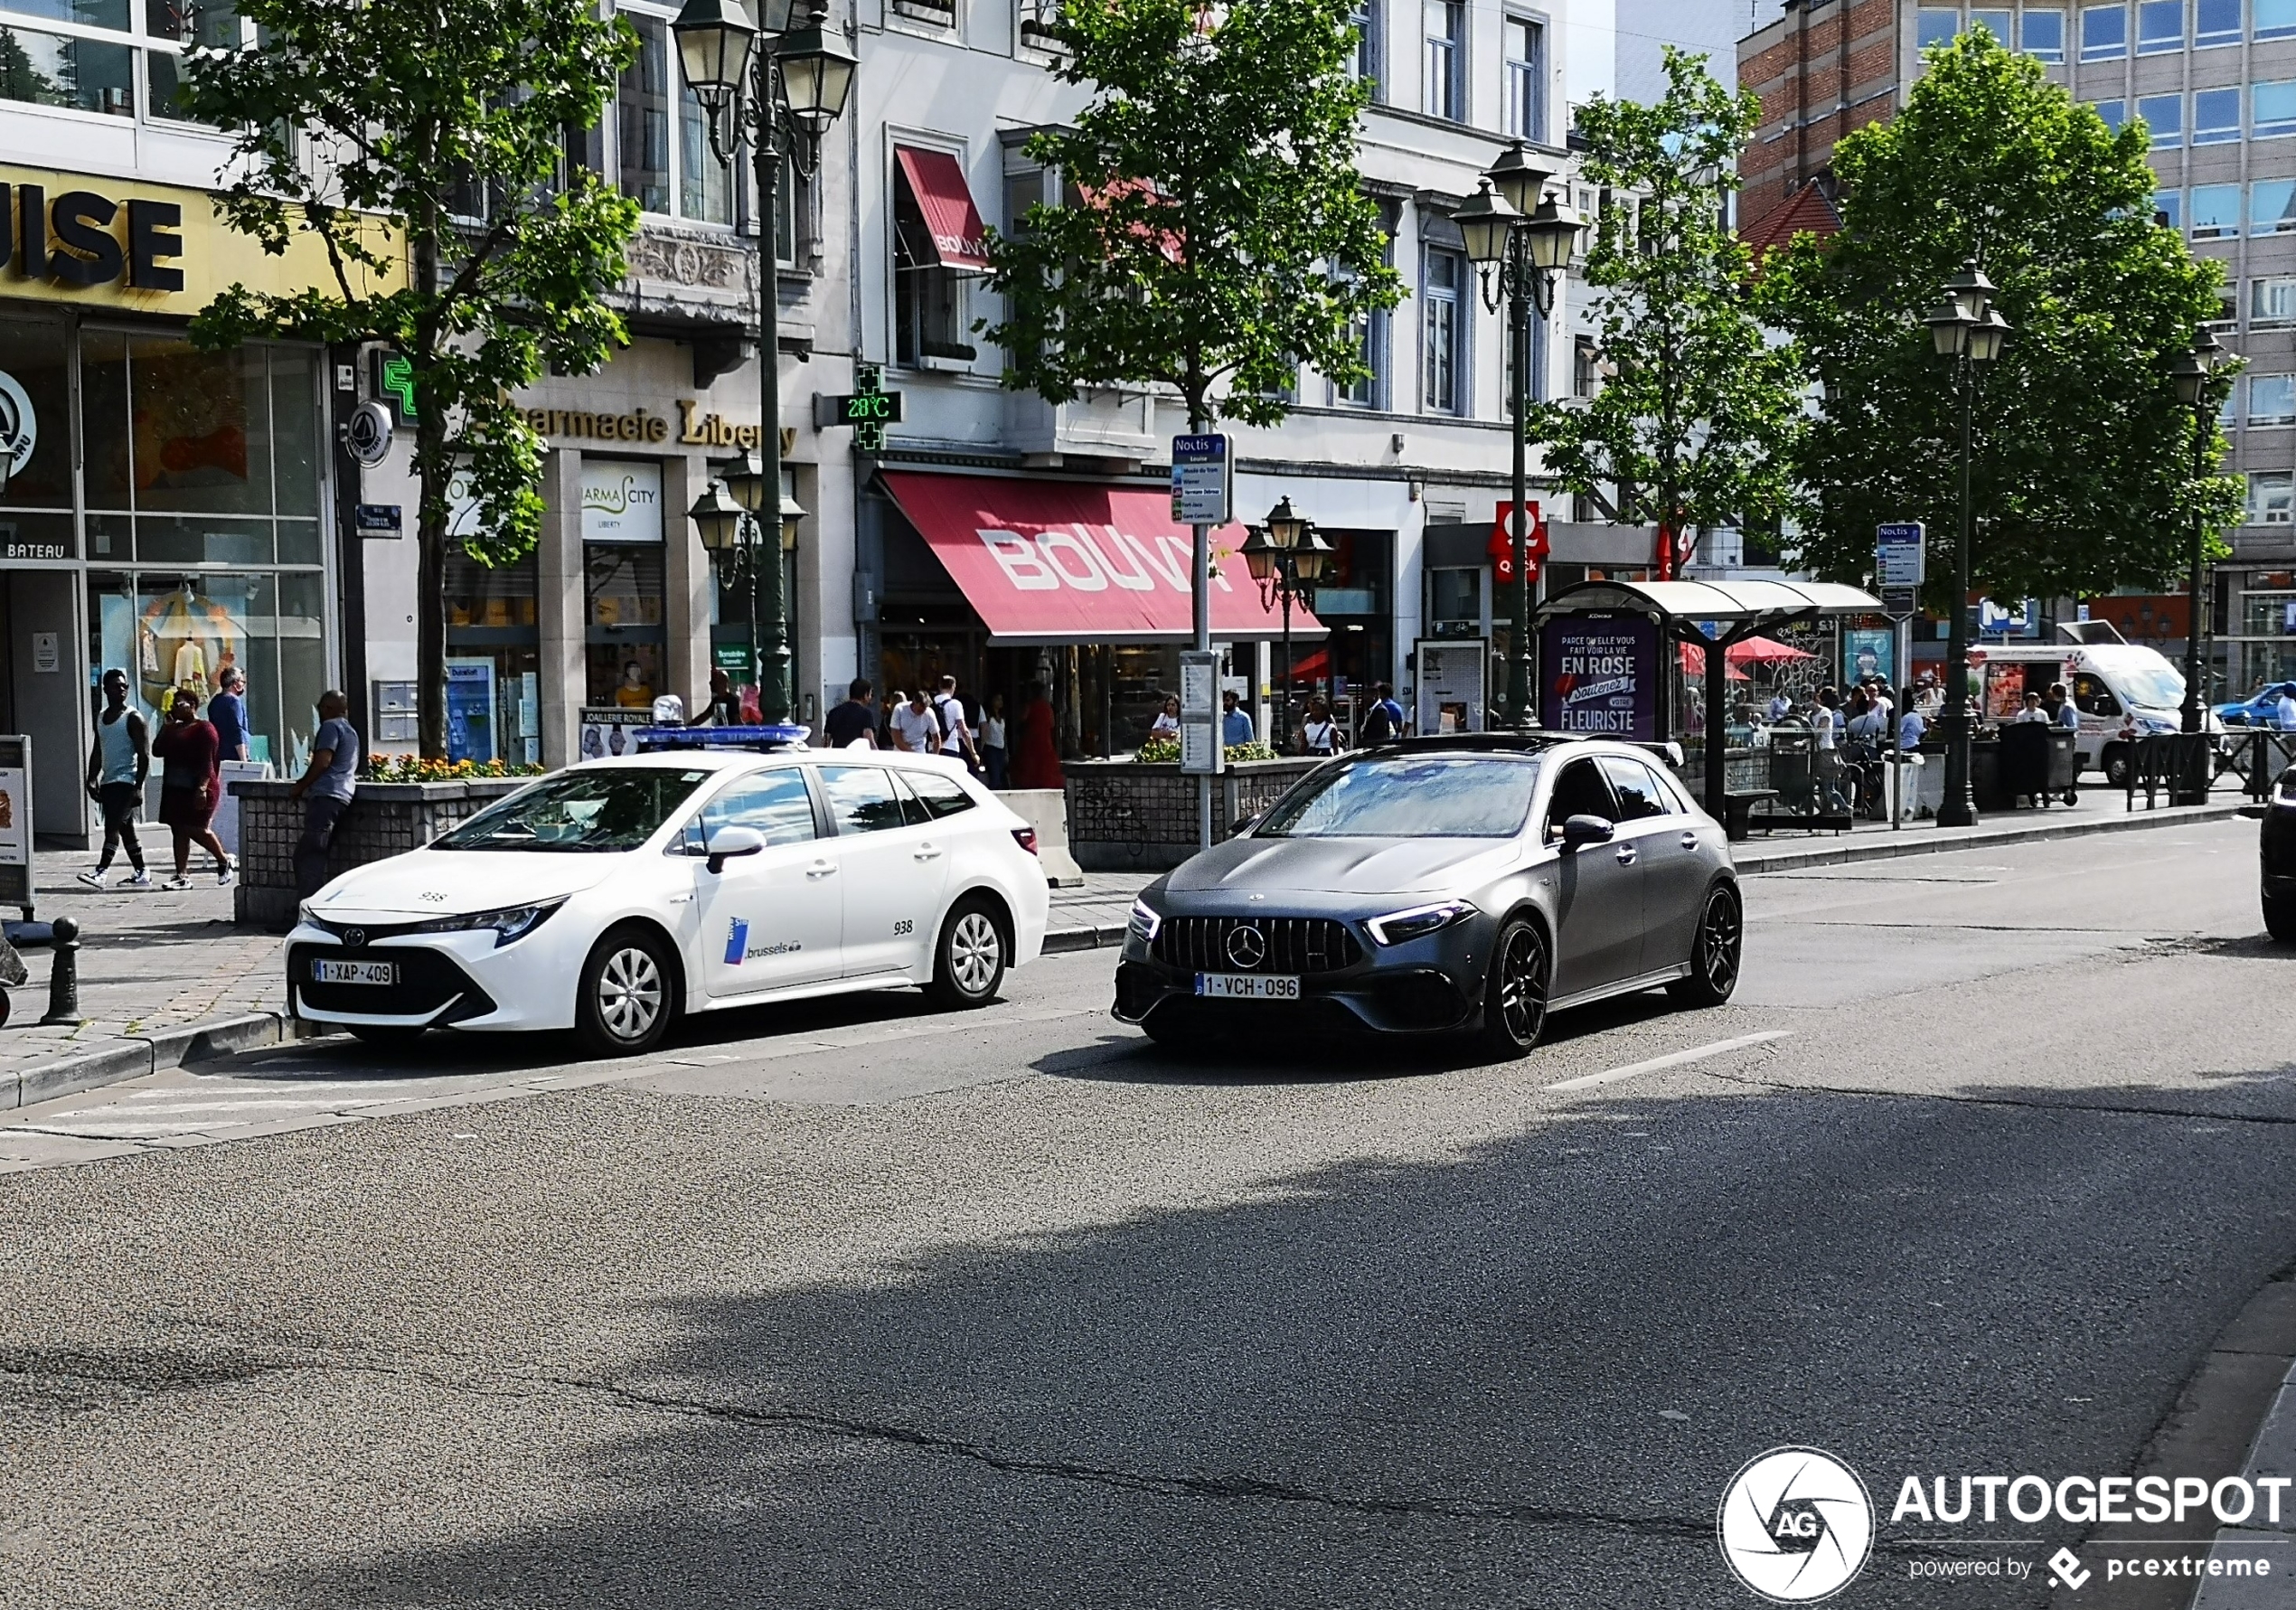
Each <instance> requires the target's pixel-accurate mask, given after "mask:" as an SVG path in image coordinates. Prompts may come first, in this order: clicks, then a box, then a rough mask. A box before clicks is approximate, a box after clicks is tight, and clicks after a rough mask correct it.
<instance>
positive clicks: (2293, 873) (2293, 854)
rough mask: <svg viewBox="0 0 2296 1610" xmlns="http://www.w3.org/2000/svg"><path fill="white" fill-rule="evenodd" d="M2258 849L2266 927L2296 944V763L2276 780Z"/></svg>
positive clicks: (2260, 830)
mask: <svg viewBox="0 0 2296 1610" xmlns="http://www.w3.org/2000/svg"><path fill="white" fill-rule="evenodd" d="M2256 852H2257V859H2258V861H2259V862H2260V863H2261V866H2260V871H2261V873H2262V887H2261V890H2260V892H2261V893H2262V895H2263V907H2264V928H2265V931H2266V932H2268V933H2270V934H2271V935H2272V937H2273V938H2275V939H2277V940H2279V941H2280V942H2281V943H2282V945H2296V766H2291V767H2288V769H2286V770H2285V771H2283V772H2282V773H2281V774H2280V776H2279V777H2275V778H2274V779H2273V780H2272V797H2271V798H2270V799H2268V800H2266V801H2265V802H2264V820H2263V824H2261V826H2260V828H2259V830H2258V832H2257V835H2256Z"/></svg>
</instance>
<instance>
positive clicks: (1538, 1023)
mask: <svg viewBox="0 0 2296 1610" xmlns="http://www.w3.org/2000/svg"><path fill="white" fill-rule="evenodd" d="M1553 980H1554V958H1553V956H1552V955H1551V954H1550V953H1549V951H1548V948H1547V936H1546V935H1545V934H1544V933H1542V932H1541V931H1540V930H1539V925H1538V924H1537V923H1535V922H1533V921H1531V920H1530V919H1529V918H1527V917H1516V918H1509V919H1508V921H1507V922H1506V923H1505V924H1503V925H1502V926H1501V927H1500V929H1499V937H1498V941H1497V943H1495V944H1494V945H1493V946H1491V976H1490V979H1489V982H1487V983H1486V984H1484V986H1483V1004H1482V1040H1483V1048H1484V1049H1485V1050H1488V1051H1489V1052H1491V1055H1492V1056H1493V1057H1496V1058H1500V1059H1504V1060H1507V1061H1512V1060H1514V1059H1516V1058H1517V1057H1520V1056H1522V1055H1524V1054H1525V1053H1526V1052H1528V1051H1529V1050H1530V1049H1531V1047H1533V1046H1535V1045H1537V1044H1538V1043H1539V1031H1541V1030H1542V1029H1544V1028H1545V1027H1546V1026H1547V992H1548V985H1549V984H1551V983H1552V982H1553Z"/></svg>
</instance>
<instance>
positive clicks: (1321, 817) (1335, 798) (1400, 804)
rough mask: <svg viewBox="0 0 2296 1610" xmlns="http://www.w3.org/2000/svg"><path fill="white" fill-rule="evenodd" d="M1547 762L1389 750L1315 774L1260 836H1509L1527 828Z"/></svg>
mask: <svg viewBox="0 0 2296 1610" xmlns="http://www.w3.org/2000/svg"><path fill="white" fill-rule="evenodd" d="M1538 782H1539V762H1538V761H1537V760H1536V759H1533V758H1529V757H1527V756H1519V755H1387V756H1375V757H1374V756H1367V757H1366V758H1363V759H1360V760H1343V761H1341V762H1340V763H1339V764H1338V765H1335V766H1327V767H1322V769H1320V770H1318V771H1315V772H1312V773H1310V774H1309V775H1308V776H1307V777H1303V778H1302V779H1301V780H1300V781H1299V782H1298V783H1297V784H1296V785H1294V786H1293V788H1292V790H1291V792H1290V793H1288V794H1286V795H1284V797H1283V798H1281V799H1279V800H1277V801H1276V802H1275V806H1274V808H1273V809H1271V810H1270V811H1269V812H1268V813H1267V815H1266V819H1265V820H1264V821H1262V822H1261V824H1259V826H1257V827H1256V828H1254V829H1253V830H1252V835H1253V836H1254V837H1255V838H1277V839H1318V838H1364V839H1505V838H1512V837H1513V836H1514V835H1515V834H1517V833H1520V832H1521V831H1522V827H1523V819H1524V818H1525V817H1526V816H1528V815H1529V814H1530V796H1531V791H1532V789H1533V788H1534V787H1536V786H1538Z"/></svg>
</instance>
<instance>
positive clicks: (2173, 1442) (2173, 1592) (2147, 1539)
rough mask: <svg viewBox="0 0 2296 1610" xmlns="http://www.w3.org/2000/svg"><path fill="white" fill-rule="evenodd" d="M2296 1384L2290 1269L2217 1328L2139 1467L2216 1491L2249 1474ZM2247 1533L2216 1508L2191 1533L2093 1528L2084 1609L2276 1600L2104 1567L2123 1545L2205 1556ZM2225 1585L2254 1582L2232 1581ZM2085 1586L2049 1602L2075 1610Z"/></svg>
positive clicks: (2295, 1295) (2085, 1556) (2295, 1313)
mask: <svg viewBox="0 0 2296 1610" xmlns="http://www.w3.org/2000/svg"><path fill="white" fill-rule="evenodd" d="M2291 1381H2296V1279H2291V1274H2290V1271H2288V1270H2286V1269H2282V1271H2281V1272H2280V1273H2279V1274H2277V1275H2276V1276H2273V1277H2272V1278H2271V1279H2269V1280H2267V1281H2265V1282H2264V1284H2263V1285H2261V1286H2259V1287H2258V1288H2257V1289H2256V1291H2255V1292H2254V1294H2252V1295H2250V1297H2249V1299H2248V1301H2247V1302H2246V1303H2244V1304H2242V1305H2241V1309H2240V1312H2239V1313H2235V1315H2233V1318H2232V1322H2231V1323H2229V1324H2227V1325H2225V1328H2224V1329H2223V1330H2222V1331H2219V1332H2217V1333H2216V1339H2215V1340H2214V1341H2212V1342H2210V1343H2209V1344H2208V1351H2207V1354H2206V1355H2205V1356H2204V1357H2203V1358H2202V1359H2201V1360H2200V1363H2199V1366H2198V1368H2197V1369H2196V1370H2194V1371H2193V1372H2192V1375H2191V1378H2190V1379H2188V1380H2187V1381H2186V1382H2185V1384H2184V1386H2183V1388H2182V1389H2180V1390H2179V1391H2178V1394H2177V1398H2176V1402H2175V1403H2174V1404H2173V1405H2172V1406H2171V1407H2170V1408H2169V1412H2168V1413H2167V1414H2166V1415H2165V1416H2163V1417H2161V1420H2160V1425H2159V1426H2156V1427H2155V1428H2154V1429H2153V1433H2152V1436H2151V1438H2150V1441H2148V1442H2147V1443H2146V1445H2145V1448H2144V1452H2143V1453H2142V1454H2141V1455H2139V1456H2138V1459H2137V1463H2136V1464H2135V1467H2134V1468H2133V1469H2132V1470H2131V1472H2130V1474H2131V1475H2133V1476H2140V1477H2141V1476H2149V1475H2160V1476H2167V1477H2169V1478H2171V1479H2173V1478H2175V1477H2178V1476H2198V1477H2200V1478H2201V1479H2203V1480H2205V1481H2206V1482H2207V1483H2209V1485H2210V1486H2211V1487H2212V1488H2213V1487H2214V1486H2215V1484H2216V1483H2217V1482H2218V1481H2219V1480H2221V1479H2222V1478H2224V1477H2226V1476H2236V1475H2239V1474H2241V1473H2242V1472H2243V1471H2244V1470H2246V1469H2249V1468H2252V1467H2254V1465H2255V1464H2257V1463H2258V1461H2259V1459H2260V1458H2261V1457H2262V1453H2263V1450H2262V1449H2261V1447H2260V1443H2261V1441H2262V1438H2263V1433H2264V1430H2265V1428H2266V1425H2267V1423H2268V1421H2269V1420H2270V1418H2271V1417H2272V1408H2273V1405H2274V1404H2275V1403H2277V1402H2278V1401H2280V1398H2281V1396H2282V1391H2283V1389H2285V1388H2286V1387H2287V1386H2288V1385H2289V1384H2290V1383H2291ZM2282 1512H2283V1514H2284V1513H2285V1512H2286V1511H2282ZM2240 1530H2241V1529H2239V1528H2225V1529H2223V1531H2220V1530H2219V1529H2218V1527H2217V1525H2216V1517H2215V1516H2214V1515H2213V1514H2210V1513H2207V1512H2206V1511H2204V1512H2203V1514H2201V1515H2198V1516H2195V1517H2194V1518H2193V1519H2192V1520H2191V1521H2189V1522H2188V1523H2187V1524H2186V1525H2185V1526H2184V1527H2183V1528H2181V1529H2178V1528H2177V1527H2174V1526H2169V1527H2159V1526H2150V1527H2148V1526H2137V1525H2133V1524H2129V1525H2118V1524H2116V1525H2110V1526H2098V1527H2093V1528H2092V1529H2091V1530H2089V1531H2088V1532H2087V1533H2086V1534H2085V1535H2084V1536H2083V1537H2082V1538H2081V1539H2080V1541H2079V1542H2078V1543H2077V1544H2076V1545H2075V1549H2076V1551H2077V1552H2078V1553H2079V1554H2080V1555H2081V1557H2082V1563H2083V1564H2084V1566H2086V1567H2087V1568H2089V1569H2090V1571H2091V1572H2092V1573H2094V1579H2093V1580H2090V1581H2089V1582H2088V1583H2087V1586H2089V1588H2090V1589H2091V1591H2089V1592H2088V1593H2086V1594H2084V1595H2082V1596H2081V1597H2080V1598H2079V1599H2078V1601H2077V1605H2078V1607H2079V1610H2187V1607H2188V1606H2190V1607H2192V1610H2202V1607H2203V1606H2207V1607H2208V1610H2213V1607H2214V1606H2216V1605H2225V1607H2226V1610H2234V1607H2235V1606H2241V1607H2243V1610H2244V1606H2245V1605H2247V1604H2249V1603H2252V1602H2253V1603H2254V1604H2255V1605H2258V1606H2262V1605H2264V1604H2266V1603H2267V1601H2266V1600H2263V1599H2256V1600H2253V1601H2251V1600H2248V1599H2245V1598H2231V1597H2225V1596H2219V1595H2216V1594H2213V1593H2211V1592H2210V1586H2211V1585H2210V1583H2209V1580H2208V1579H2207V1578H2206V1577H2203V1578H2201V1579H2200V1580H2199V1581H2198V1582H2196V1581H2195V1580H2194V1579H2193V1578H2191V1577H2138V1578H2135V1579H2131V1578H2129V1577H2122V1578H2121V1579H2120V1580H2119V1581H2115V1582H2108V1581H2107V1580H2106V1577H2105V1572H2104V1569H2103V1565H2104V1562H2105V1561H2106V1560H2107V1559H2109V1558H2113V1554H2115V1553H2117V1552H2118V1551H2119V1550H2118V1549H2115V1548H2114V1545H2116V1544H2117V1545H2122V1546H2124V1547H2125V1546H2127V1545H2130V1544H2133V1543H2138V1542H2143V1543H2147V1544H2150V1545H2151V1547H2150V1549H2147V1550H2146V1551H2145V1552H2146V1553H2147V1554H2149V1555H2152V1556H2155V1557H2160V1556H2164V1555H2165V1554H2166V1553H2167V1552H2169V1550H2174V1552H2176V1553H2177V1554H2178V1555H2186V1556H2191V1557H2193V1558H2201V1559H2205V1558H2207V1556H2208V1555H2209V1553H2210V1552H2211V1551H2212V1550H2213V1549H2215V1548H2216V1547H2217V1545H2218V1543H2219V1540H2220V1539H2222V1540H2225V1541H2232V1540H2235V1539H2225V1538H2224V1532H2225V1531H2231V1532H2238V1531H2240ZM2163 1531H2169V1532H2179V1531H2180V1533H2181V1535H2176V1536H2169V1537H2164V1536H2162V1535H2161V1534H2162V1532H2163ZM2246 1535H2250V1536H2253V1535H2254V1534H2246ZM2243 1552H2244V1553H2246V1552H2249V1550H2246V1549H2243ZM2131 1558H2134V1557H2133V1556H2131ZM2221 1586H2226V1587H2244V1586H2251V1585H2250V1584H2245V1583H2241V1584H2234V1583H2229V1582H2227V1583H2224V1584H2221ZM2079 1592H2080V1590H2079V1589H2077V1588H2067V1587H2064V1586H2060V1587H2059V1588H2058V1590H2057V1591H2056V1593H2055V1594H2053V1595H2052V1596H2051V1597H2050V1601H2049V1602H2050V1604H2051V1605H2052V1606H2055V1607H2056V1610H2073V1607H2074V1606H2075V1604H2076V1601H2075V1597H2074V1596H2075V1594H2077V1593H2079ZM2272 1592H2273V1593H2275V1594H2283V1593H2285V1592H2286V1589H2285V1587H2284V1586H2281V1585H2279V1584H2277V1583H2275V1584H2272ZM2274 1602H2277V1601H2274Z"/></svg>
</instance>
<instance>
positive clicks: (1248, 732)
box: [1219, 688, 1258, 749]
mask: <svg viewBox="0 0 2296 1610" xmlns="http://www.w3.org/2000/svg"><path fill="white" fill-rule="evenodd" d="M1219 700H1220V703H1221V705H1222V706H1223V708H1222V710H1221V711H1220V717H1219V744H1220V748H1222V749H1234V748H1235V747H1236V746H1237V744H1239V743H1250V742H1251V741H1252V740H1253V739H1255V738H1256V737H1257V736H1258V735H1257V734H1256V733H1255V732H1254V731H1253V730H1252V718H1251V713H1250V712H1249V711H1247V710H1246V709H1245V708H1244V706H1243V703H1242V701H1239V700H1238V699H1237V697H1236V690H1235V689H1234V688H1229V689H1228V691H1227V692H1223V693H1222V694H1220V696H1219Z"/></svg>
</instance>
